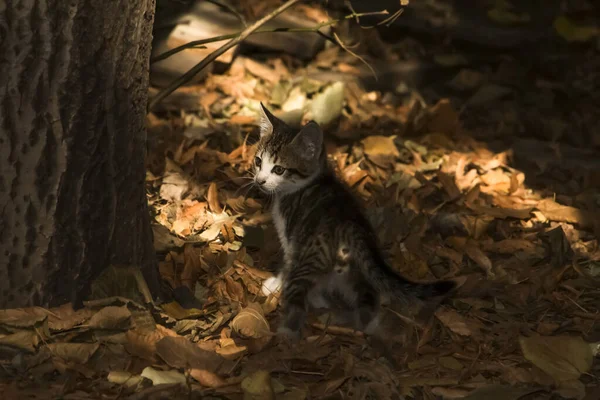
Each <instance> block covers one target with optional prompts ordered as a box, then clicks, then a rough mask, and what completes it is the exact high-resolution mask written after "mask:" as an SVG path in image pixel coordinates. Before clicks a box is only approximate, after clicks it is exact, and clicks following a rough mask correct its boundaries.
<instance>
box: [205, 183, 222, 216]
mask: <svg viewBox="0 0 600 400" xmlns="http://www.w3.org/2000/svg"><path fill="white" fill-rule="evenodd" d="M206 200H207V201H208V206H209V207H210V210H211V211H212V212H213V213H215V214H221V213H222V212H223V207H221V203H219V190H218V189H217V184H216V183H214V182H212V183H211V184H210V186H209V187H208V192H207V193H206Z"/></svg>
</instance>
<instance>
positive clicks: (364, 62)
mask: <svg viewBox="0 0 600 400" xmlns="http://www.w3.org/2000/svg"><path fill="white" fill-rule="evenodd" d="M333 37H334V38H335V40H336V41H337V43H338V44H339V45H340V47H341V48H342V49H344V50H346V51H347V52H348V53H349V54H351V55H352V56H354V57H356V58H357V59H359V60H360V61H361V62H362V63H363V64H365V65H366V66H367V68H369V70H370V71H371V73H372V74H373V76H374V77H375V80H376V81H378V80H379V78H378V77H377V73H376V72H375V70H374V69H373V67H371V64H369V63H368V62H367V60H365V59H364V58H362V57H361V56H359V55H358V54H356V53H355V52H353V51H352V50H350V49H349V48H348V47H347V46H346V45H345V44H344V43H343V42H342V40H341V39H340V37H339V36H338V35H337V33H335V32H334V33H333Z"/></svg>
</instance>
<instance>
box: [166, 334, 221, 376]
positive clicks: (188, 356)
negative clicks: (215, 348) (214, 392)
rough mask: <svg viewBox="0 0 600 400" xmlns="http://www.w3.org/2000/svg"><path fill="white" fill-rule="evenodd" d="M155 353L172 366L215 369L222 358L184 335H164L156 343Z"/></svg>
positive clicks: (219, 364)
mask: <svg viewBox="0 0 600 400" xmlns="http://www.w3.org/2000/svg"><path fill="white" fill-rule="evenodd" d="M156 354H157V355H158V356H160V358H162V359H163V360H164V361H165V362H166V363H167V364H169V365H170V366H171V367H174V368H197V369H204V370H208V371H212V372H214V371H216V370H217V369H218V368H219V367H220V366H221V364H222V363H223V361H224V359H223V358H222V357H220V356H219V355H217V354H215V353H213V352H210V351H206V350H203V349H201V348H200V347H198V346H197V345H195V344H193V343H192V342H190V341H189V340H188V339H186V338H184V337H181V336H180V337H169V336H168V337H164V338H162V339H161V340H159V341H158V342H157V343H156Z"/></svg>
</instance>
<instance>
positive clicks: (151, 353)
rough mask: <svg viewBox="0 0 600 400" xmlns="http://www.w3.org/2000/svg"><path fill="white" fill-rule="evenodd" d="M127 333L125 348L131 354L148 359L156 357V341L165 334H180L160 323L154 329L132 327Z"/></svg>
mask: <svg viewBox="0 0 600 400" xmlns="http://www.w3.org/2000/svg"><path fill="white" fill-rule="evenodd" d="M125 335H126V337H127V344H126V345H125V349H126V350H127V351H128V352H129V353H130V354H132V355H135V356H138V357H140V358H143V359H146V360H154V359H155V353H156V343H157V342H158V341H159V340H161V339H162V338H164V337H165V336H173V337H178V336H179V335H178V334H177V333H175V332H173V331H172V330H170V329H168V328H165V327H163V326H162V325H158V324H157V325H156V329H154V330H151V331H150V330H142V329H130V330H128V331H127V333H126V334H125Z"/></svg>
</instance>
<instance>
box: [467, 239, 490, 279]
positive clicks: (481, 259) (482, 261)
mask: <svg viewBox="0 0 600 400" xmlns="http://www.w3.org/2000/svg"><path fill="white" fill-rule="evenodd" d="M465 253H466V254H467V256H469V258H470V259H471V260H473V261H475V262H476V263H477V265H479V266H480V267H481V268H483V270H484V271H485V272H486V274H487V275H488V276H490V277H493V276H494V271H493V270H492V261H491V260H490V259H489V258H488V256H486V255H485V254H484V253H483V251H481V249H480V248H479V245H478V244H477V242H475V241H474V240H470V239H469V240H468V241H467V244H466V246H465Z"/></svg>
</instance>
